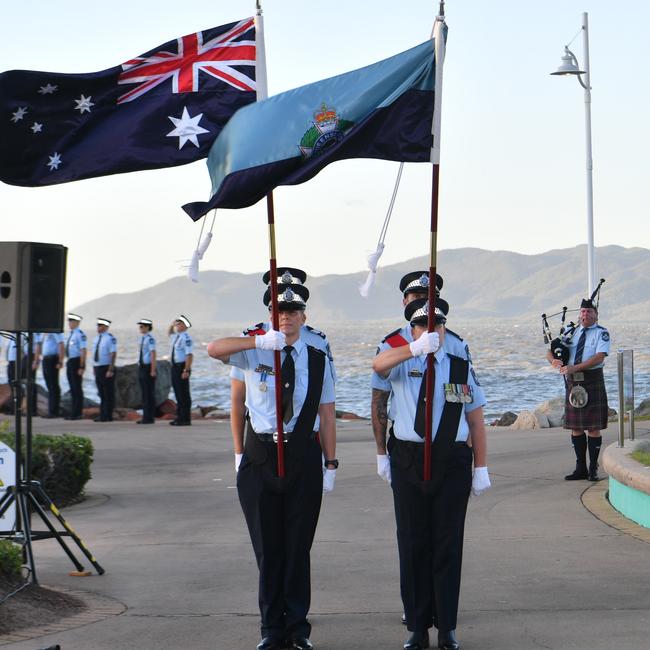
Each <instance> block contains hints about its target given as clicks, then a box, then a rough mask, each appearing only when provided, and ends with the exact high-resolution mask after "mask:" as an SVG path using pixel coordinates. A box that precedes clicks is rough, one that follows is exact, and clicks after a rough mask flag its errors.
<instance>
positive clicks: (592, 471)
mask: <svg viewBox="0 0 650 650" xmlns="http://www.w3.org/2000/svg"><path fill="white" fill-rule="evenodd" d="M587 480H589V481H593V482H596V481H600V476H598V465H595V466H592V465H590V466H589V476H587Z"/></svg>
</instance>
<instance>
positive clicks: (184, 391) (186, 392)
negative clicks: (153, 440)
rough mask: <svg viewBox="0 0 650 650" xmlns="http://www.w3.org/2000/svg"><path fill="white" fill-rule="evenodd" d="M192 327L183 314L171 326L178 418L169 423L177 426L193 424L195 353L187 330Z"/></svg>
mask: <svg viewBox="0 0 650 650" xmlns="http://www.w3.org/2000/svg"><path fill="white" fill-rule="evenodd" d="M190 327H192V323H190V320H189V318H187V316H183V314H181V315H180V316H179V317H178V318H177V319H176V320H175V321H174V322H173V323H172V324H171V326H170V327H169V335H170V336H171V346H172V351H171V357H172V386H173V388H174V395H175V396H176V418H175V419H174V420H171V421H170V422H169V424H171V425H173V426H177V427H189V426H190V425H191V424H192V416H191V410H192V396H191V395H190V374H191V373H192V360H193V359H194V353H193V344H192V337H191V336H190V334H189V332H188V331H187V330H188V328H190Z"/></svg>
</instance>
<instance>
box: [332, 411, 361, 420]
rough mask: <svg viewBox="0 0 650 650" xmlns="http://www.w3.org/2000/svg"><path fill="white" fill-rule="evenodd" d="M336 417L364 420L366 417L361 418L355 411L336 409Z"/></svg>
mask: <svg viewBox="0 0 650 650" xmlns="http://www.w3.org/2000/svg"><path fill="white" fill-rule="evenodd" d="M336 417H337V418H338V419H339V420H366V419H367V418H362V417H361V416H360V415H357V414H356V413H351V412H350V411H336Z"/></svg>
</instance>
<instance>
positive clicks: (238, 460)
mask: <svg viewBox="0 0 650 650" xmlns="http://www.w3.org/2000/svg"><path fill="white" fill-rule="evenodd" d="M243 457H244V454H235V471H236V472H238V471H239V466H240V465H241V459H242V458H243Z"/></svg>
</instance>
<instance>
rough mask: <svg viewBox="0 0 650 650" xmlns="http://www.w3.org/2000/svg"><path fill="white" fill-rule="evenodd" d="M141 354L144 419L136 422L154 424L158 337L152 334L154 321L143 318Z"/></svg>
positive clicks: (139, 367)
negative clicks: (155, 337)
mask: <svg viewBox="0 0 650 650" xmlns="http://www.w3.org/2000/svg"><path fill="white" fill-rule="evenodd" d="M138 328H139V329H140V354H139V355H138V379H139V381H140V389H141V390H142V419H141V420H137V422H136V424H153V423H154V422H155V418H154V415H155V411H156V372H157V368H156V365H157V364H156V339H154V337H153V336H152V335H151V330H152V329H153V321H151V320H150V319H149V318H141V319H140V320H139V321H138Z"/></svg>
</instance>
